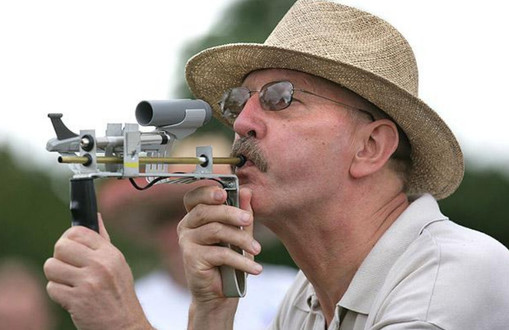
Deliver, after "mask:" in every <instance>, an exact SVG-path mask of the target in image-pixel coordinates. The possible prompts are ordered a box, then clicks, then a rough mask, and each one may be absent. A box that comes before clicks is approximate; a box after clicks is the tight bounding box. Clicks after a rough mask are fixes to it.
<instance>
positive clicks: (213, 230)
mask: <svg viewBox="0 0 509 330" xmlns="http://www.w3.org/2000/svg"><path fill="white" fill-rule="evenodd" d="M222 230H223V226H222V225H221V224H220V223H219V222H211V223H209V224H207V226H206V231H207V236H208V237H211V238H215V239H218V238H220V237H221V232H222Z"/></svg>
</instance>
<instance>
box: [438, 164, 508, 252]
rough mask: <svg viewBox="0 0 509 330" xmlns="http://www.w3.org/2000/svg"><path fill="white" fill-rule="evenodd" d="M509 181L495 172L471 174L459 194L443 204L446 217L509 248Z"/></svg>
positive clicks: (466, 175) (441, 203)
mask: <svg viewBox="0 0 509 330" xmlns="http://www.w3.org/2000/svg"><path fill="white" fill-rule="evenodd" d="M508 201H509V179H508V176H507V173H503V172H501V171H497V170H494V169H491V170H486V171H480V170H477V171H467V172H466V173H465V178H464V179H463V182H462V183H461V185H460V187H459V188H458V190H457V191H456V192H455V193H454V194H453V195H452V196H451V197H449V198H447V199H445V200H443V201H440V206H441V208H442V211H443V213H444V214H445V215H447V216H448V217H449V218H450V219H451V220H453V221H455V222H457V223H459V224H461V225H464V226H466V227H469V228H472V229H476V230H479V231H482V232H484V233H486V234H488V235H490V236H492V237H494V238H496V239H497V240H499V241H500V242H501V243H503V244H504V245H505V246H507V247H509V203H508Z"/></svg>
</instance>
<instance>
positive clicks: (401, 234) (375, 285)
mask: <svg viewBox="0 0 509 330" xmlns="http://www.w3.org/2000/svg"><path fill="white" fill-rule="evenodd" d="M440 220H447V217H445V216H444V215H443V214H442V213H441V212H440V209H439V207H438V203H437V202H436V200H435V199H434V198H433V196H431V195H429V194H425V195H423V196H421V197H419V198H418V199H416V200H415V201H414V202H412V203H411V204H410V205H409V206H408V207H407V209H406V210H405V211H403V213H402V214H401V215H400V216H399V217H398V219H396V221H395V222H394V223H393V224H392V225H391V227H389V229H388V230H387V231H386V232H385V233H384V234H383V235H382V237H381V238H380V239H379V240H378V242H377V243H376V244H375V246H374V247H373V249H372V250H371V252H370V253H369V254H368V256H367V257H366V258H365V259H364V261H363V262H362V264H361V266H360V267H359V269H358V270H357V272H356V273H355V275H354V278H353V279H352V282H351V283H350V285H349V286H348V289H347V291H346V292H345V294H344V295H343V297H342V298H341V300H340V301H339V303H338V305H339V306H341V307H344V308H346V309H349V310H352V311H355V312H357V313H362V314H368V313H369V310H370V309H371V305H372V304H373V301H374V299H375V297H376V295H377V293H378V290H379V289H380V288H381V286H382V284H383V283H384V281H385V278H386V276H387V274H388V273H389V270H390V269H391V267H392V266H393V265H394V263H395V262H396V260H397V259H398V258H399V256H401V255H402V254H403V252H404V251H405V250H406V249H407V248H408V246H409V245H410V244H411V243H412V242H413V241H414V240H415V239H416V238H417V237H418V236H419V235H420V234H421V232H422V230H423V229H424V228H425V227H426V226H427V225H429V224H430V223H432V222H435V221H440Z"/></svg>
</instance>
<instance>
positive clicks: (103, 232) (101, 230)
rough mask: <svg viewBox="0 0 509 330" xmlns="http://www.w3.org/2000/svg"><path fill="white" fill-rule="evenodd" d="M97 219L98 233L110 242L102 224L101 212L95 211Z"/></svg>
mask: <svg viewBox="0 0 509 330" xmlns="http://www.w3.org/2000/svg"><path fill="white" fill-rule="evenodd" d="M97 221H98V222H99V234H100V235H101V236H102V237H103V238H104V239H105V240H107V241H108V242H111V239H110V235H109V234H108V231H107V230H106V226H104V221H103V217H102V215H101V213H97Z"/></svg>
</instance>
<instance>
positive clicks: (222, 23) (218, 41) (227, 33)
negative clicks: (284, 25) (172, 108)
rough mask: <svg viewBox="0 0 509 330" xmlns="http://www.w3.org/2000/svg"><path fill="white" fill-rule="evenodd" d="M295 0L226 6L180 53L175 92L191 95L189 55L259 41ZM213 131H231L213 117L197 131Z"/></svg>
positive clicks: (228, 133)
mask: <svg viewBox="0 0 509 330" xmlns="http://www.w3.org/2000/svg"><path fill="white" fill-rule="evenodd" d="M294 2H295V0H277V1H274V0H241V1H236V2H234V3H232V4H231V5H230V7H229V8H227V9H226V10H225V11H224V13H223V14H222V16H221V17H220V19H219V21H218V22H217V23H216V24H215V25H214V26H213V27H212V28H211V29H210V33H209V34H208V35H206V36H203V37H201V38H199V39H197V40H194V41H192V42H189V44H188V45H187V46H185V47H184V50H183V51H182V55H181V56H180V61H179V62H180V63H179V64H178V69H177V74H178V79H177V80H176V81H177V84H176V86H177V87H176V91H177V95H180V96H182V97H191V94H190V92H189V89H188V87H187V84H186V82H185V79H183V78H184V67H185V64H186V62H187V60H189V58H191V57H192V56H193V55H195V54H197V53H198V52H200V51H202V50H204V49H206V48H209V47H213V46H218V45H224V44H228V43H234V42H256V43H263V42H264V41H265V39H267V37H268V36H269V34H270V32H271V31H272V30H273V29H274V27H275V26H276V24H277V23H278V22H279V20H280V19H281V18H282V17H283V15H284V14H285V13H286V12H287V11H288V9H289V8H290V7H291V6H292V5H293V3H294ZM209 131H215V132H218V133H221V134H224V135H226V136H227V137H229V138H233V132H232V131H231V130H230V129H227V128H226V127H225V126H224V125H223V124H221V123H220V122H219V121H217V120H215V119H213V120H211V121H210V122H209V123H208V124H207V125H206V126H205V127H203V128H202V129H201V130H200V131H199V132H203V133H204V132H209Z"/></svg>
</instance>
